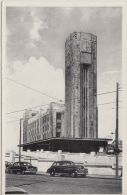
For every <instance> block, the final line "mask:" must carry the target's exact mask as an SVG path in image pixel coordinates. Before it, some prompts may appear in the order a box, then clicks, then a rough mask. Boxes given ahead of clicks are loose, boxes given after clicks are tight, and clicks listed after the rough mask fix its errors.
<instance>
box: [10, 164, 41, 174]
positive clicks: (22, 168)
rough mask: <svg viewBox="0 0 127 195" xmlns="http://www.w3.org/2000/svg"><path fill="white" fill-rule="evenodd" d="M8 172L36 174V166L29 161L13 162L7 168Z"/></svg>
mask: <svg viewBox="0 0 127 195" xmlns="http://www.w3.org/2000/svg"><path fill="white" fill-rule="evenodd" d="M7 172H8V173H20V174H26V173H32V174H36V172H37V167H34V166H32V165H31V163H29V162H15V163H13V164H12V165H10V166H9V167H8V168H7Z"/></svg>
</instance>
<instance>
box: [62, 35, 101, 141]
mask: <svg viewBox="0 0 127 195" xmlns="http://www.w3.org/2000/svg"><path fill="white" fill-rule="evenodd" d="M97 121H98V114H97V37H96V36H95V35H93V34H89V33H84V32H74V33H72V34H71V35H70V36H69V38H68V39H67V40H66V43H65V135H64V136H65V137H72V138H97V137H98V127H97Z"/></svg>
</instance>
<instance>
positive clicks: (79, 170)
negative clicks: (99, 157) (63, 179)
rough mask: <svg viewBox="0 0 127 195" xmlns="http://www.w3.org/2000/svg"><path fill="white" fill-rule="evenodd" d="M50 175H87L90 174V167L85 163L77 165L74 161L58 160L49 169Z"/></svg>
mask: <svg viewBox="0 0 127 195" xmlns="http://www.w3.org/2000/svg"><path fill="white" fill-rule="evenodd" d="M47 173H49V174H50V176H55V175H56V174H68V175H69V176H71V177H76V176H78V175H80V176H83V177H86V175H87V174H88V169H87V168H85V167H84V166H83V165H77V164H75V163H74V162H72V161H56V162H54V163H53V164H52V166H51V167H50V168H49V169H48V170H47Z"/></svg>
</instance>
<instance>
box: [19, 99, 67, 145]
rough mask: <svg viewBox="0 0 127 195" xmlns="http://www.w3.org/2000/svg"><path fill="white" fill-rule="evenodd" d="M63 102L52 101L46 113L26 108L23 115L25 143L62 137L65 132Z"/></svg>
mask: <svg viewBox="0 0 127 195" xmlns="http://www.w3.org/2000/svg"><path fill="white" fill-rule="evenodd" d="M64 109H65V106H64V105H63V104H58V103H54V102H52V103H50V105H49V108H48V109H47V111H46V112H45V113H42V111H41V110H40V111H35V112H34V111H33V110H26V111H25V114H24V117H23V144H26V143H30V142H34V141H39V140H45V139H48V138H52V137H62V136H63V132H64Z"/></svg>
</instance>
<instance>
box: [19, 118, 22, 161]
mask: <svg viewBox="0 0 127 195" xmlns="http://www.w3.org/2000/svg"><path fill="white" fill-rule="evenodd" d="M21 133H22V118H21V119H20V133H19V162H21Z"/></svg>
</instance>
